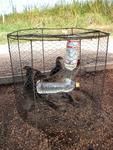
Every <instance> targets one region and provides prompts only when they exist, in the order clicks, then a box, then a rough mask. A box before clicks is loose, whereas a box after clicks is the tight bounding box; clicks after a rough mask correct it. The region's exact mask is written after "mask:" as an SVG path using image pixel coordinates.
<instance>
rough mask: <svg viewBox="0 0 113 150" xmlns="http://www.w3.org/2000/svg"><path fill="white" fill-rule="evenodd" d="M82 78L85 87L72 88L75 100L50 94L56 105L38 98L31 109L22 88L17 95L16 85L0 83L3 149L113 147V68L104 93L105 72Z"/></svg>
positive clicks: (106, 149)
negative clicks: (28, 107) (25, 105)
mask: <svg viewBox="0 0 113 150" xmlns="http://www.w3.org/2000/svg"><path fill="white" fill-rule="evenodd" d="M79 80H80V78H79ZM80 81H81V89H80V90H74V91H73V92H71V95H72V96H73V97H74V98H75V100H74V103H71V102H70V101H69V100H68V99H66V98H63V97H62V95H61V94H59V95H54V96H53V95H49V96H48V99H49V101H50V102H53V104H55V106H56V107H50V105H48V103H46V102H45V101H44V99H43V100H42V99H41V98H38V99H37V100H36V102H35V106H33V107H32V108H31V110H30V111H28V112H27V113H26V112H25V111H24V109H23V103H25V99H24V97H23V95H22V93H21V92H22V88H21V92H20V91H19V92H18V93H16V99H15V94H14V88H13V85H6V86H0V112H1V113H0V149H9V150H13V149H14V150H87V149H88V146H89V145H90V144H93V147H94V149H95V150H112V149H113V70H109V71H107V72H106V80H105V87H104V94H103V95H102V97H101V94H102V91H103V81H104V78H103V72H98V73H96V75H95V74H94V73H90V74H89V73H87V74H84V75H83V76H82V77H81V80H80ZM16 87H17V88H18V87H20V86H16ZM18 89H19V88H18ZM16 92H17V91H16ZM92 95H93V97H92ZM18 96H19V97H18Z"/></svg>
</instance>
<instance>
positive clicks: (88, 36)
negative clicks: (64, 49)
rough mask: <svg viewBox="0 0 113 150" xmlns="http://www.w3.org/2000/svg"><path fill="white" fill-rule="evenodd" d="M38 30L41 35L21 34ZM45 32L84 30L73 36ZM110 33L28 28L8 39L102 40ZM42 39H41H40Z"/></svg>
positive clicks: (90, 30) (14, 33)
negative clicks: (46, 32) (45, 31)
mask: <svg viewBox="0 0 113 150" xmlns="http://www.w3.org/2000/svg"><path fill="white" fill-rule="evenodd" d="M37 30H41V31H42V32H41V34H36V33H35V34H34V33H30V34H28V33H26V34H21V32H27V31H37ZM44 30H48V31H49V30H53V31H54V30H72V32H73V30H83V31H84V32H80V33H71V34H62V33H60V34H44ZM109 35H110V33H107V32H104V31H100V30H95V29H86V28H76V27H72V28H28V29H21V30H17V31H14V32H11V33H9V34H7V38H8V39H9V38H11V39H13V40H34V41H36V40H42V39H44V38H46V39H47V38H48V39H50V40H51V39H52V38H53V39H54V38H56V39H58V38H59V39H64V40H67V39H92V38H98V37H99V38H101V37H107V36H109ZM40 38H41V39H40Z"/></svg>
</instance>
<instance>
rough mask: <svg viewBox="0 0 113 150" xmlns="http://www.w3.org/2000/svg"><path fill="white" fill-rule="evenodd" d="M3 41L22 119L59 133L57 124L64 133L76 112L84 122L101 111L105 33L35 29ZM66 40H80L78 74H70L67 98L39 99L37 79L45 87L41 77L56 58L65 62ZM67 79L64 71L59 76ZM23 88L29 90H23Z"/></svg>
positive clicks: (63, 95)
mask: <svg viewBox="0 0 113 150" xmlns="http://www.w3.org/2000/svg"><path fill="white" fill-rule="evenodd" d="M7 37H8V45H9V53H10V61H11V68H12V75H13V83H14V89H15V96H16V101H15V104H16V106H17V110H18V112H19V114H20V116H21V117H22V118H23V119H24V120H27V121H29V122H30V123H31V124H32V125H35V126H36V127H41V128H43V129H44V130H46V129H47V128H48V127H49V128H50V127H54V128H56V130H57V129H58V125H59V124H60V127H62V128H63V126H64V124H63V125H62V122H64V121H65V126H67V127H69V126H71V127H72V124H73V123H74V118H76V117H77V118H78V115H77V114H78V112H79V116H81V117H82V115H81V113H86V114H87V119H90V118H91V117H92V115H94V114H97V112H98V111H100V109H101V100H102V95H103V90H104V80H105V70H106V64H107V52H108V41H109V34H108V33H105V32H101V31H98V30H87V29H79V28H57V29H56V28H37V29H26V30H19V31H15V32H13V33H10V34H8V35H7ZM69 40H76V41H79V59H80V66H79V68H78V72H77V73H76V74H74V73H75V72H73V74H74V78H73V80H74V82H75V85H76V86H75V88H73V90H71V91H69V92H65V93H64V92H63V91H61V92H59V93H50V94H47V93H44V94H43V93H42V94H39V93H38V92H37V90H36V82H37V81H38V80H39V79H40V81H41V82H43V79H42V78H41V77H44V78H46V77H47V76H49V75H50V72H51V70H52V68H54V66H55V64H56V59H57V58H58V57H62V58H63V59H64V58H65V55H66V45H67V41H69ZM37 71H39V72H38V73H41V77H40V76H38V77H37V76H35V75H36V74H37ZM100 71H101V73H100ZM29 74H30V75H29ZM66 74H68V71H66V70H64V72H63V76H64V75H66ZM26 83H27V84H28V86H29V85H30V86H29V87H30V88H28V89H27V88H25V86H26ZM31 85H32V86H31ZM56 111H57V113H55V112H56ZM67 114H68V116H67ZM69 116H70V117H69ZM81 117H80V118H79V119H81Z"/></svg>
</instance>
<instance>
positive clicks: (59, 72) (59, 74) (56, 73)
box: [43, 56, 65, 82]
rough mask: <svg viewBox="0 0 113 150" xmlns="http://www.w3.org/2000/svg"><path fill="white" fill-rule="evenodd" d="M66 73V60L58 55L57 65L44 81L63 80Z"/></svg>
mask: <svg viewBox="0 0 113 150" xmlns="http://www.w3.org/2000/svg"><path fill="white" fill-rule="evenodd" d="M64 74H65V67H64V60H63V58H62V57H60V56H59V57H57V59H56V66H55V67H54V68H53V69H52V70H51V71H50V75H49V76H48V77H47V78H45V79H43V82H62V79H63V77H64Z"/></svg>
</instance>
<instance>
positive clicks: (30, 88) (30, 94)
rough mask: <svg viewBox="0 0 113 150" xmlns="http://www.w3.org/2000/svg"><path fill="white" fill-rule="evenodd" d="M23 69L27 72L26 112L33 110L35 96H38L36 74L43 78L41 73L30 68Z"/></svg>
mask: <svg viewBox="0 0 113 150" xmlns="http://www.w3.org/2000/svg"><path fill="white" fill-rule="evenodd" d="M23 69H25V70H26V79H25V82H24V88H23V96H24V104H23V108H24V110H26V111H28V110H30V109H31V107H32V105H33V103H34V102H33V101H34V94H36V91H35V90H36V88H35V74H36V75H37V76H41V72H40V71H38V70H37V69H34V68H32V67H30V66H25V67H24V68H23Z"/></svg>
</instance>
